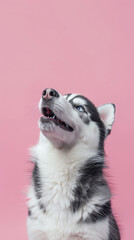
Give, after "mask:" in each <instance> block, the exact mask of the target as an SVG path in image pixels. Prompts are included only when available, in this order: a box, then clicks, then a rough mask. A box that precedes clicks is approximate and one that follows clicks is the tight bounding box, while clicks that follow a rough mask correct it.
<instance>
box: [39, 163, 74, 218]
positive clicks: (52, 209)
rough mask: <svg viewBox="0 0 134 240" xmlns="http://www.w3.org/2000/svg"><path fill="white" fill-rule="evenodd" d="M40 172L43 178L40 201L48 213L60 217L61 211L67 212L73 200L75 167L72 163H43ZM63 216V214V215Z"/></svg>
mask: <svg viewBox="0 0 134 240" xmlns="http://www.w3.org/2000/svg"><path fill="white" fill-rule="evenodd" d="M44 169H45V170H44V171H43V172H41V175H42V177H41V179H43V189H42V201H43V203H44V204H45V206H46V211H47V213H48V215H51V216H53V217H54V218H57V220H58V219H60V218H62V215H63V212H64V215H65V213H68V209H69V207H70V202H71V201H72V200H73V188H74V186H75V184H76V175H77V174H76V168H75V166H74V164H62V165H60V166H59V165H54V166H52V165H51V166H50V164H49V165H47V164H45V167H44ZM64 218H65V216H64Z"/></svg>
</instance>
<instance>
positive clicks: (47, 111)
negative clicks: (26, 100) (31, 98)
mask: <svg viewBox="0 0 134 240" xmlns="http://www.w3.org/2000/svg"><path fill="white" fill-rule="evenodd" d="M42 114H43V117H45V118H46V119H50V120H51V121H53V122H54V123H55V124H56V125H58V126H59V127H60V128H62V129H64V130H66V131H69V132H72V131H73V128H72V127H71V126H69V125H68V124H67V123H65V122H63V121H62V120H60V119H59V118H57V117H56V115H55V114H54V113H53V111H52V110H51V109H50V108H48V107H43V108H42Z"/></svg>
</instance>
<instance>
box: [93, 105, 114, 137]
mask: <svg viewBox="0 0 134 240" xmlns="http://www.w3.org/2000/svg"><path fill="white" fill-rule="evenodd" d="M97 110H98V112H99V115H100V118H101V120H102V122H103V123H104V125H105V128H106V136H107V135H109V134H110V132H111V129H112V125H113V123H114V119H115V105H114V104H113V103H108V104H104V105H102V106H100V107H98V108H97Z"/></svg>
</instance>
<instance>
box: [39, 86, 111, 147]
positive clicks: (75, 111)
mask: <svg viewBox="0 0 134 240" xmlns="http://www.w3.org/2000/svg"><path fill="white" fill-rule="evenodd" d="M39 110H40V112H41V114H42V117H41V118H40V120H39V128H40V130H41V132H42V133H43V135H44V136H46V137H47V138H48V139H49V140H50V141H52V143H54V144H55V145H56V146H57V147H63V146H66V147H72V146H73V145H74V144H77V143H78V142H83V143H84V144H86V146H87V147H89V148H90V149H92V150H94V149H97V148H98V149H99V148H100V149H103V143H104V139H105V138H106V136H107V135H108V134H109V133H110V131H111V128H112V124H113V122H114V115H115V106H114V104H105V105H103V106H101V107H99V108H96V107H95V106H94V104H93V103H92V102H91V101H89V100H88V99H87V98H86V97H84V96H82V95H78V94H66V95H64V96H63V95H61V94H60V93H58V92H57V91H56V90H54V89H45V90H44V91H43V93H42V98H41V100H40V102H39Z"/></svg>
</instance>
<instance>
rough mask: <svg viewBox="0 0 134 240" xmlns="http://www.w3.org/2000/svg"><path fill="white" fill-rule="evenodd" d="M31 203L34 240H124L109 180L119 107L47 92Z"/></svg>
mask: <svg viewBox="0 0 134 240" xmlns="http://www.w3.org/2000/svg"><path fill="white" fill-rule="evenodd" d="M39 110H40V112H41V114H42V116H41V118H40V120H39V128H40V138H39V142H38V144H37V145H36V146H35V147H33V148H32V156H33V162H34V169H33V174H32V180H31V186H30V189H29V195H28V198H29V201H28V221H27V226H28V236H29V240H73V239H77V240H120V234H119V230H118V226H117V223H116V221H115V219H114V216H113V214H112V209H111V193H110V190H109V187H108V184H107V182H106V180H105V178H104V175H103V168H104V166H105V160H104V158H105V154H104V141H105V139H106V137H107V135H108V134H110V132H111V128H112V124H113V122H114V118H115V105H114V104H105V105H103V106H100V107H98V108H96V107H95V106H94V104H93V103H92V102H91V101H89V100H88V99H87V98H86V97H84V96H81V95H77V94H66V95H64V96H62V95H61V94H60V93H58V92H57V91H56V90H54V89H45V90H44V91H43V93H42V97H41V100H40V102H39Z"/></svg>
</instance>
